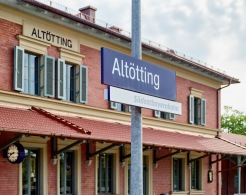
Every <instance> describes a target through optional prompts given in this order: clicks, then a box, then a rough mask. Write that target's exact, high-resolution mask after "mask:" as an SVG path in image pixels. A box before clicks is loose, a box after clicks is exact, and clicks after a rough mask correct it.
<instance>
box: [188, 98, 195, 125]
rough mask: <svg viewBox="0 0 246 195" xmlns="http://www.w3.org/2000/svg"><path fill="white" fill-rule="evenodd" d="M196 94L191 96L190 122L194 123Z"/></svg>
mask: <svg viewBox="0 0 246 195" xmlns="http://www.w3.org/2000/svg"><path fill="white" fill-rule="evenodd" d="M194 112H195V110H194V96H193V95H190V96H189V123H191V124H193V123H194Z"/></svg>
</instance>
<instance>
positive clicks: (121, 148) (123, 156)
mask: <svg viewBox="0 0 246 195" xmlns="http://www.w3.org/2000/svg"><path fill="white" fill-rule="evenodd" d="M149 149H151V147H150V146H147V147H145V148H143V152H144V151H146V150H149ZM124 151H125V150H124V145H123V146H121V147H120V162H123V161H124V160H125V159H126V158H130V157H131V153H130V154H127V155H125V154H124Z"/></svg>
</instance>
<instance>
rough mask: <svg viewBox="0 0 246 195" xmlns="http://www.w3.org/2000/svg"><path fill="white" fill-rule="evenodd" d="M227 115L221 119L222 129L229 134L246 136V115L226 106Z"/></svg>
mask: <svg viewBox="0 0 246 195" xmlns="http://www.w3.org/2000/svg"><path fill="white" fill-rule="evenodd" d="M224 110H225V113H224V114H223V115H222V117H221V127H222V129H223V130H224V131H228V132H229V133H235V134H241V135H246V114H245V113H244V112H241V111H238V110H234V109H233V108H232V107H231V106H224Z"/></svg>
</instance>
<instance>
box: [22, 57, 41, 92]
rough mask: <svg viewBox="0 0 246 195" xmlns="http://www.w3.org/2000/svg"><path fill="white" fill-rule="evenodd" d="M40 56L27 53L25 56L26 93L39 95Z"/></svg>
mask: <svg viewBox="0 0 246 195" xmlns="http://www.w3.org/2000/svg"><path fill="white" fill-rule="evenodd" d="M38 83H39V56H37V55H35V54H30V53H25V56H24V92H26V93H29V94H32V95H38V91H39V90H38Z"/></svg>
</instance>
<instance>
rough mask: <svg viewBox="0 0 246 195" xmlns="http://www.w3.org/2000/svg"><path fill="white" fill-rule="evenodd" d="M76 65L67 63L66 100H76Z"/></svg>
mask: <svg viewBox="0 0 246 195" xmlns="http://www.w3.org/2000/svg"><path fill="white" fill-rule="evenodd" d="M75 69H76V67H75V66H73V65H70V64H66V72H67V74H66V75H67V78H66V100H68V101H72V102H75V90H76V85H75V83H76V72H75Z"/></svg>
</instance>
